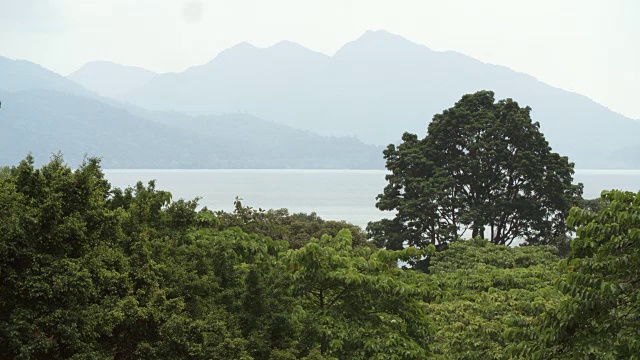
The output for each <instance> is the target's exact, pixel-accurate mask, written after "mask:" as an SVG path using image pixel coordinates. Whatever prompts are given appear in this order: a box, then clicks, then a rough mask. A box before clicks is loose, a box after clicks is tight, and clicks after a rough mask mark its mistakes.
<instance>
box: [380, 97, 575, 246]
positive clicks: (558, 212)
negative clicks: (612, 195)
mask: <svg viewBox="0 0 640 360" xmlns="http://www.w3.org/2000/svg"><path fill="white" fill-rule="evenodd" d="M530 113H531V108H529V107H524V108H523V107H520V106H519V105H518V103H517V102H515V101H513V100H511V99H506V100H500V101H497V102H496V101H495V99H494V94H493V92H491V91H479V92H477V93H474V94H469V95H464V96H463V97H462V99H460V101H458V102H457V103H456V104H455V105H454V106H453V107H452V108H450V109H447V110H445V111H443V112H442V113H441V114H436V115H435V116H434V117H433V121H432V122H431V123H430V124H429V127H428V134H427V136H426V137H425V138H424V139H418V137H417V136H416V135H415V134H410V133H405V134H404V136H403V138H402V140H403V142H402V143H401V144H400V145H398V146H395V145H393V144H391V145H389V146H388V148H387V149H386V150H385V151H384V157H385V159H386V166H387V169H388V170H389V172H390V173H389V174H388V175H387V176H386V179H387V181H388V185H387V186H386V187H385V188H384V192H383V193H382V194H380V195H379V196H378V201H377V204H376V206H377V207H378V208H379V209H380V210H391V211H395V212H396V216H395V217H394V218H393V219H385V220H382V221H380V222H375V223H370V225H369V226H368V230H369V232H370V233H371V235H372V236H373V238H374V239H375V241H376V244H377V245H378V246H385V247H387V248H392V249H401V248H403V247H404V246H406V245H411V246H419V247H420V246H425V244H429V243H431V244H434V245H443V244H446V243H447V242H449V241H452V240H455V239H457V238H459V237H461V236H462V235H463V234H466V233H470V235H471V237H476V236H480V237H486V238H487V239H489V240H490V241H491V242H493V243H495V244H507V245H508V244H511V243H512V242H513V241H514V240H515V239H518V238H519V239H523V240H524V241H526V242H527V243H529V244H553V243H555V242H556V241H557V240H558V239H563V238H564V234H566V232H567V226H566V224H565V218H566V216H567V215H568V212H569V209H570V208H571V206H572V204H574V203H575V202H576V201H577V199H579V198H580V196H581V194H582V185H581V184H578V185H574V184H572V181H573V172H574V170H573V163H570V162H569V160H568V159H567V158H566V157H563V156H560V155H559V154H557V153H554V152H552V151H551V147H550V146H549V144H548V142H547V141H546V140H545V138H544V135H543V134H542V133H541V132H540V129H539V128H540V126H539V124H538V123H537V122H535V123H534V122H532V120H531V116H530Z"/></svg>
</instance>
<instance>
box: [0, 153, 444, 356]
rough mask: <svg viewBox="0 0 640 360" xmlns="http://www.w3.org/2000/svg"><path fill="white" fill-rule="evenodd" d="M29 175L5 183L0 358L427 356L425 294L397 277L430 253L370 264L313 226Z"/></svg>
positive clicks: (315, 222) (94, 178) (91, 173)
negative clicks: (400, 263) (406, 266)
mask: <svg viewBox="0 0 640 360" xmlns="http://www.w3.org/2000/svg"><path fill="white" fill-rule="evenodd" d="M33 163H34V161H33V158H32V157H28V158H27V159H25V160H24V161H22V162H21V163H20V164H19V165H18V166H16V167H14V168H11V169H10V170H8V172H7V176H6V177H4V178H1V179H0V359H69V358H73V359H265V360H267V359H273V360H276V359H280V360H285V359H309V360H310V359H335V358H354V359H357V358H361V359H365V358H367V359H369V358H378V359H394V358H395V359H418V358H424V357H425V356H428V354H429V346H430V339H429V336H428V334H429V331H430V330H429V327H428V326H427V324H426V320H425V318H426V317H425V316H426V315H425V312H424V307H423V305H424V303H425V302H424V301H425V299H426V297H427V295H428V293H429V291H430V288H429V287H428V286H423V284H424V280H419V279H421V278H423V277H424V276H425V275H424V274H422V273H420V272H418V271H412V270H402V269H400V268H398V267H397V265H396V264H397V261H398V260H404V261H407V260H409V259H411V258H415V257H422V256H424V255H425V254H426V253H428V252H429V251H432V250H433V249H423V250H418V249H414V248H407V249H405V250H403V251H395V252H394V251H387V250H377V249H375V248H374V247H372V246H367V244H365V243H354V241H353V236H352V234H351V231H350V229H353V226H352V225H350V224H346V223H340V222H336V223H335V224H331V225H327V223H326V222H324V221H322V220H321V219H319V218H317V216H315V215H308V216H305V215H303V214H297V215H291V216H289V215H287V214H284V213H283V214H279V215H275V214H274V213H272V212H262V211H257V212H255V211H253V210H251V209H248V208H246V207H242V206H241V204H239V203H238V209H237V212H236V213H234V214H224V213H219V212H218V213H216V212H212V211H209V210H206V209H202V210H197V207H198V204H197V200H177V201H175V200H173V199H172V197H171V194H170V193H168V192H166V191H162V190H158V189H156V187H155V183H154V182H153V181H152V182H150V183H148V184H147V185H145V184H142V183H138V184H136V185H135V186H134V187H129V188H126V189H118V188H111V185H110V184H109V182H108V181H107V180H106V179H105V178H104V174H103V173H102V170H101V169H100V164H99V160H97V159H87V160H86V161H85V163H84V164H83V165H82V166H80V167H79V168H77V169H76V170H72V169H70V168H69V167H68V166H67V165H65V163H64V161H63V159H62V157H61V156H54V157H53V158H52V160H51V162H49V163H48V164H47V165H45V166H43V167H42V168H39V169H37V168H35V167H34V166H33ZM274 224H275V225H277V226H276V227H272V226H271V225H274ZM323 226H327V227H326V228H324V227H323ZM276 228H277V231H273V232H272V231H271V230H274V229H276ZM299 229H303V230H304V231H298V230H299ZM323 229H325V230H327V232H329V233H335V235H328V234H324V235H321V236H319V237H318V238H313V237H310V238H308V239H305V240H304V241H303V240H302V239H301V238H299V237H294V236H293V235H294V234H295V235H300V236H303V235H304V234H311V233H317V232H323V231H324V230H323ZM355 229H356V230H358V228H355ZM245 230H246V231H245ZM267 234H268V235H277V236H276V238H271V237H270V236H267ZM278 237H279V238H278ZM289 240H290V241H292V243H293V244H296V246H295V247H294V248H292V247H291V246H290V244H289Z"/></svg>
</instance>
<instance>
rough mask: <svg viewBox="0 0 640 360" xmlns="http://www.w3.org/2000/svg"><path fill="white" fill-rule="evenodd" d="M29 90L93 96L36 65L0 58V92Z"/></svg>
mask: <svg viewBox="0 0 640 360" xmlns="http://www.w3.org/2000/svg"><path fill="white" fill-rule="evenodd" d="M30 89H46V90H55V91H60V92H64V93H69V94H75V95H82V96H94V94H92V93H91V91H89V90H87V89H85V88H84V87H82V86H81V85H79V84H77V83H75V82H73V81H71V80H69V79H67V78H66V77H64V76H62V75H60V74H57V73H55V72H53V71H51V70H48V69H45V68H43V67H42V66H40V65H38V64H36V63H32V62H30V61H26V60H13V59H9V58H6V57H3V56H0V91H20V90H30Z"/></svg>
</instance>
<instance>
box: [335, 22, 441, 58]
mask: <svg viewBox="0 0 640 360" xmlns="http://www.w3.org/2000/svg"><path fill="white" fill-rule="evenodd" d="M424 52H433V50H431V49H429V48H428V47H426V46H423V45H419V44H416V43H414V42H412V41H410V40H407V39H406V38H404V37H402V36H400V35H396V34H392V33H390V32H388V31H386V30H367V31H366V32H365V33H364V34H362V35H361V36H360V37H359V38H357V39H356V40H353V41H351V42H348V43H346V44H345V45H344V46H343V47H341V48H340V49H339V50H338V51H337V52H336V53H335V55H333V57H334V58H335V59H339V60H347V61H348V60H352V59H353V60H355V59H360V58H363V57H369V58H377V59H381V60H384V59H387V60H388V59H389V58H390V57H393V58H397V57H407V56H414V55H416V54H417V53H424Z"/></svg>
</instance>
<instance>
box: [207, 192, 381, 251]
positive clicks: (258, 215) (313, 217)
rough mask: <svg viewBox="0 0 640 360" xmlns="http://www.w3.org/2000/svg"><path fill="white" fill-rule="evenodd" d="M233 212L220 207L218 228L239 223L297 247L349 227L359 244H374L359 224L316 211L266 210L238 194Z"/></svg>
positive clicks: (257, 232) (245, 227)
mask: <svg viewBox="0 0 640 360" xmlns="http://www.w3.org/2000/svg"><path fill="white" fill-rule="evenodd" d="M234 205H235V209H234V211H233V213H227V212H224V211H219V212H217V213H216V216H217V218H218V219H219V220H220V223H219V226H218V228H219V229H226V228H230V227H235V226H237V227H240V228H241V229H242V230H243V231H245V232H248V233H256V234H261V235H264V236H268V237H270V238H272V239H276V240H285V241H287V242H288V243H289V245H290V246H291V248H293V249H298V248H300V247H302V246H303V245H305V244H306V243H307V242H308V241H309V239H311V238H320V237H321V236H322V235H324V234H328V235H331V236H335V235H337V234H338V232H339V231H340V230H342V229H348V230H349V231H350V232H351V234H352V237H353V243H354V245H356V246H365V245H372V244H370V243H368V239H367V234H366V233H365V232H364V231H363V230H362V229H361V228H360V227H359V226H356V225H353V224H350V223H348V222H346V221H332V220H323V219H322V218H320V217H319V216H318V215H317V214H316V213H311V214H305V213H296V214H289V211H288V210H287V209H278V210H273V209H270V210H264V209H257V210H256V209H254V208H252V207H250V206H243V205H242V202H241V199H239V198H236V201H235V203H234Z"/></svg>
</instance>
